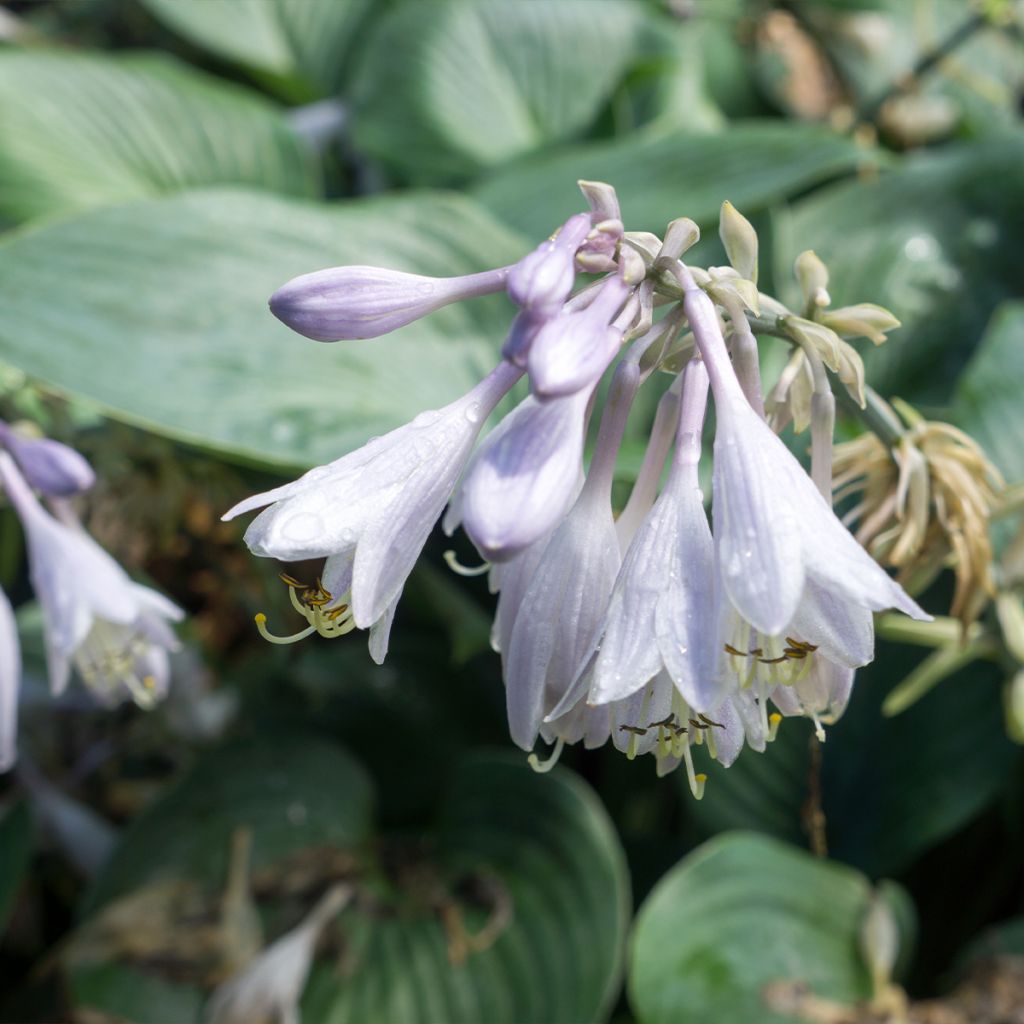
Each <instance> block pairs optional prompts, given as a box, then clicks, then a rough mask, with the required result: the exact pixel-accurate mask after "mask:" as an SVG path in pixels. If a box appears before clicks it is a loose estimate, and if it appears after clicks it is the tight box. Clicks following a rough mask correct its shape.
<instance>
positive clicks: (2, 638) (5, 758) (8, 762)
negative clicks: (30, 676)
mask: <svg viewBox="0 0 1024 1024" xmlns="http://www.w3.org/2000/svg"><path fill="white" fill-rule="evenodd" d="M20 690H21V649H20V647H19V645H18V629H17V626H16V625H15V624H14V611H13V609H12V608H11V603H10V601H8V600H7V595H6V594H5V593H4V592H3V589H2V588H0V772H6V771H8V770H10V768H11V767H12V766H13V764H14V761H15V759H16V757H17V749H18V693H19V691H20Z"/></svg>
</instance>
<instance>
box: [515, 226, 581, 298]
mask: <svg viewBox="0 0 1024 1024" xmlns="http://www.w3.org/2000/svg"><path fill="white" fill-rule="evenodd" d="M590 228H591V220H590V215H589V214H586V213H577V214H576V215H575V216H572V217H570V218H569V219H568V220H567V221H566V222H565V223H564V224H563V225H562V227H561V228H559V230H558V231H557V232H556V233H555V235H554V236H553V237H552V238H550V239H546V240H545V241H543V242H541V244H540V245H538V246H537V248H536V249H534V250H533V252H531V253H529V254H528V255H526V256H524V257H523V258H522V259H521V260H520V261H519V262H518V263H517V264H515V266H513V267H512V268H511V270H510V271H509V274H508V294H509V298H510V299H512V301H513V302H514V303H515V304H516V305H517V306H519V307H520V309H524V310H527V311H529V312H530V313H533V314H535V315H540V316H553V315H554V314H556V313H557V312H558V311H559V310H560V309H561V307H562V303H563V302H565V300H566V299H567V298H568V297H569V292H571V291H572V286H573V282H574V281H575V280H576V250H577V249H578V248H579V247H580V245H581V244H582V242H583V240H584V239H585V238H586V237H587V235H588V234H589V232H590Z"/></svg>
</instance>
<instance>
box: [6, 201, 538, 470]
mask: <svg viewBox="0 0 1024 1024" xmlns="http://www.w3.org/2000/svg"><path fill="white" fill-rule="evenodd" d="M528 247H529V243H527V242H525V241H523V240H521V239H519V238H518V237H517V236H514V235H513V234H511V233H510V232H509V231H508V230H507V229H505V228H503V227H501V226H499V225H498V224H497V223H496V222H494V221H493V220H492V219H491V218H490V217H488V216H487V214H486V213H484V212H483V211H481V210H480V209H479V208H478V207H477V206H476V205H475V204H473V203H472V202H471V201H469V200H465V199H460V198H458V197H456V196H451V195H446V194H434V193H429V194H411V195H406V196H404V197H401V198H393V199H391V198H389V199H378V200H367V201H360V202H351V203H343V204H342V203H339V204H337V205H333V206H326V205H313V204H309V203H301V202H295V201H289V200H285V199H282V198H279V197H274V196H270V195H266V194H261V193H252V192H243V191H234V190H223V191H208V192H197V193H190V194H183V195H180V196H176V197H169V198H166V199H163V200H156V201H151V202H144V203H138V204H134V205H130V206H124V207H117V208H110V209H104V210H99V211H94V212H92V213H90V214H88V215H86V216H83V217H81V218H79V219H75V220H71V221H66V222H63V223H60V224H55V225H50V226H47V227H44V228H41V229H39V230H37V231H34V232H31V233H24V234H21V235H16V236H15V235H11V236H7V237H6V238H5V239H4V241H3V243H2V244H0V308H2V309H3V314H4V315H3V317H2V319H0V360H3V361H5V362H8V363H11V364H13V365H14V366H17V367H19V368H20V369H22V370H24V371H25V372H26V373H28V374H30V375H32V376H33V377H36V378H38V379H40V380H41V381H43V382H45V383H47V384H50V385H53V386H54V387H57V388H60V389H62V390H64V391H67V392H71V393H74V394H77V395H81V396H84V397H88V398H91V399H94V400H95V401H96V402H98V403H99V404H100V405H101V406H102V407H103V408H104V409H105V410H106V411H108V412H109V413H110V414H111V415H113V416H117V417H119V418H122V419H124V420H127V421H128V422H131V423H137V424H139V425H141V426H144V427H146V428H147V429H151V430H155V431H158V432H162V433H166V434H168V435H170V436H172V437H176V438H180V439H183V440H186V441H189V442H193V443H196V444H200V445H205V446H208V447H210V448H213V449H216V450H219V451H222V452H227V453H233V454H235V455H237V456H240V457H243V458H246V459H249V460H252V461H255V462H262V463H267V464H277V465H291V466H303V465H308V464H310V463H313V462H324V461H328V460H329V459H332V458H336V457H337V456H339V455H341V454H343V453H344V452H345V451H347V450H350V449H351V448H353V447H356V446H358V445H359V444H362V443H363V442H364V441H365V440H366V439H367V438H368V437H370V436H371V435H374V434H380V433H382V432H384V431H386V430H389V429H391V428H392V427H394V426H396V425H398V424H399V423H401V422H404V421H405V420H408V419H410V418H411V417H412V416H413V415H415V414H416V413H417V412H419V411H421V410H423V409H427V408H431V407H436V406H438V405H441V404H444V403H445V402H448V401H451V400H453V399H455V398H456V397H458V396H459V395H460V394H461V393H462V392H464V391H466V390H468V389H469V388H470V387H471V386H472V385H473V384H475V383H476V382H477V381H478V380H479V379H480V377H481V376H482V375H483V374H484V373H485V372H486V371H487V370H489V369H490V368H491V366H492V365H493V363H494V360H495V359H496V358H497V353H498V349H499V347H500V345H501V341H502V338H503V336H504V332H505V330H507V325H508V321H509V319H510V314H511V311H512V307H511V305H510V304H509V302H508V300H507V299H505V298H504V297H500V296H499V297H496V298H494V299H488V300H475V301H474V302H471V303H468V304H465V305H461V306H456V307H449V308H447V309H443V310H441V311H439V312H438V313H436V314H434V315H433V316H431V317H430V318H428V319H427V320H425V321H421V322H419V323H416V324H413V325H410V326H409V327H407V328H404V329H403V330H401V331H399V332H397V333H396V334H395V335H393V336H391V337H389V338H386V339H381V340H374V341H366V342H352V343H343V344H337V345H321V344H318V343H316V342H312V341H308V340H306V339H305V338H301V337H299V336H298V335H295V334H293V333H291V332H290V331H289V330H287V328H285V327H284V326H283V325H281V324H280V323H278V322H277V321H276V320H274V318H273V317H272V316H271V315H270V314H269V313H268V311H267V308H266V302H267V297H268V296H269V295H270V294H271V292H272V291H273V290H274V289H275V288H277V287H278V286H279V285H281V284H282V283H283V282H284V281H286V280H288V279H289V278H290V277H293V276H295V275H296V274H300V273H303V272H305V271H310V270H316V269H319V268H321V267H326V266H333V265H337V264H343V263H370V264H377V265H381V266H390V267H395V268H398V269H402V270H408V271H414V272H419V273H424V274H431V275H439V276H444V275H448V274H461V273H467V272H470V271H477V270H483V269H485V268H486V267H488V266H494V265H500V264H502V263H508V262H511V261H512V260H514V259H516V258H517V257H518V256H520V255H522V253H523V252H524V251H526V249H527V248H528Z"/></svg>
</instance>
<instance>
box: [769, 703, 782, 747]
mask: <svg viewBox="0 0 1024 1024" xmlns="http://www.w3.org/2000/svg"><path fill="white" fill-rule="evenodd" d="M781 724H782V715H780V714H779V713H778V711H774V712H772V714H770V715H769V716H768V742H769V743H773V742H774V741H775V737H776V736H778V735H779V726H780V725H781Z"/></svg>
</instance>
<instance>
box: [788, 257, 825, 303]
mask: <svg viewBox="0 0 1024 1024" xmlns="http://www.w3.org/2000/svg"><path fill="white" fill-rule="evenodd" d="M793 270H794V272H795V274H796V279H797V281H799V282H800V290H801V291H802V292H803V295H804V305H805V306H806V307H809V308H810V307H815V306H816V307H818V308H819V309H824V308H825V307H826V306H827V305H828V304H829V303H830V302H831V301H832V299H831V297H830V296H829V294H828V267H826V266H825V264H824V263H822V261H821V260H820V259H819V258H818V254H817V253H816V252H815V251H814V250H813V249H805V250H804V251H803V252H802V253H800V255H799V256H797V258H796V262H795V263H794V265H793Z"/></svg>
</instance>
